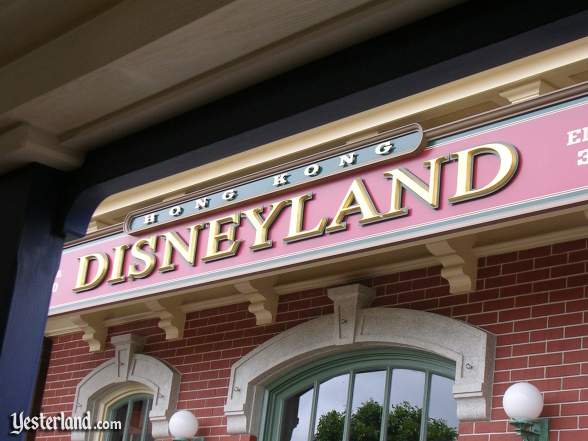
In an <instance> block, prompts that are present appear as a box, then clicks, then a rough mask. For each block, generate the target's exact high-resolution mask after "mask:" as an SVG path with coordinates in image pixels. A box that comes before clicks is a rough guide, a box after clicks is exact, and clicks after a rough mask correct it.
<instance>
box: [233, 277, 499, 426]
mask: <svg viewBox="0 0 588 441" xmlns="http://www.w3.org/2000/svg"><path fill="white" fill-rule="evenodd" d="M352 286H353V287H354V288H351V287H349V288H347V287H346V289H347V290H349V291H352V290H353V289H355V290H357V291H359V290H362V291H363V294H359V293H358V295H357V297H356V298H357V299H361V298H362V297H363V299H364V300H363V301H369V292H368V291H367V290H365V287H363V288H359V286H360V285H352ZM334 292H336V291H335V290H334V291H331V293H334ZM336 301H337V300H336ZM351 303H352V302H347V307H348V309H347V310H346V312H345V313H344V314H348V313H349V312H353V313H354V318H352V320H355V323H357V325H356V326H352V328H353V329H354V334H353V336H352V337H351V336H350V335H349V334H348V333H347V332H348V331H349V328H347V329H346V330H345V331H344V332H343V333H342V334H341V335H342V336H343V338H341V335H337V332H333V329H337V326H338V320H340V318H341V313H340V314H339V315H336V314H330V315H325V316H322V317H319V318H316V319H314V320H310V321H308V322H305V323H302V324H300V325H298V326H295V327H294V328H291V329H289V330H287V331H285V332H283V333H281V334H279V335H277V336H275V337H273V338H272V339H270V340H268V341H267V342H266V343H264V344H263V345H261V346H259V347H258V348H256V349H255V350H253V351H252V352H250V353H249V354H247V355H246V356H245V357H243V358H242V359H241V360H239V361H238V362H237V363H235V364H234V365H233V367H232V369H231V381H230V384H229V392H228V396H227V403H226V405H225V416H226V417H227V432H228V433H230V434H252V435H255V436H257V435H258V434H259V425H260V422H261V421H260V420H261V413H262V410H263V409H262V402H263V396H264V393H265V388H266V386H267V385H268V384H269V383H271V382H272V381H274V380H276V379H277V378H279V377H280V375H283V374H284V373H285V372H288V371H290V370H292V369H294V368H296V367H299V366H303V365H305V364H307V363H310V362H312V361H314V360H317V359H320V358H323V357H325V356H328V355H331V354H333V353H337V352H342V351H353V350H356V349H362V348H368V347H374V346H377V347H382V346H389V347H392V346H402V347H408V348H414V349H418V350H422V351H426V352H430V353H433V354H437V355H439V356H441V357H445V358H447V359H449V360H453V361H454V362H455V365H456V369H455V385H454V388H453V395H454V397H455V399H456V401H457V416H458V418H459V419H460V420H461V421H467V420H482V419H488V418H489V417H490V409H491V403H490V399H491V396H492V374H493V370H494V351H495V340H494V336H493V335H491V334H488V333H486V332H484V331H483V330H481V329H478V328H476V327H473V326H471V325H468V324H466V323H463V322H461V321H458V320H454V319H451V318H448V317H445V316H441V315H437V314H432V313H429V312H423V311H415V310H408V309H394V308H369V309H363V310H362V308H361V306H362V302H361V301H360V302H357V303H356V305H357V308H355V309H354V310H353V308H351V309H349V306H350V304H351ZM341 306H342V304H341ZM336 309H338V308H336ZM342 309H343V308H342ZM349 318H351V317H349ZM347 323H348V324H350V323H351V322H350V321H349V320H348V321H347ZM342 340H346V341H342Z"/></svg>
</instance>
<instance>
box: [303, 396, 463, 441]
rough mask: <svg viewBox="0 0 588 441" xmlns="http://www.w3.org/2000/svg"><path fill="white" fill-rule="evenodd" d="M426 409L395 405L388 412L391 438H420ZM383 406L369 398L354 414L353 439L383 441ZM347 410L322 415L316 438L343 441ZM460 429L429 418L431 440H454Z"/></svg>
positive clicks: (393, 440) (403, 440)
mask: <svg viewBox="0 0 588 441" xmlns="http://www.w3.org/2000/svg"><path fill="white" fill-rule="evenodd" d="M421 416H422V410H421V408H419V407H416V406H411V405H410V403H408V402H406V401H405V402H403V403H400V404H398V405H396V406H392V410H391V411H390V412H389V413H388V433H387V436H386V440H387V441H418V440H419V434H420V427H421ZM381 417H382V406H381V405H380V404H379V403H377V402H376V401H374V400H368V401H366V402H365V403H362V405H361V406H360V407H359V408H358V409H357V410H356V411H355V412H354V413H353V415H352V416H351V427H350V429H351V436H350V440H351V441H379V440H380V426H381ZM344 423H345V412H337V411H336V410H331V411H330V412H327V413H325V414H324V415H322V416H321V417H320V418H319V421H318V424H317V429H316V433H315V436H314V441H341V440H342V439H343V427H344ZM455 439H457V431H456V430H455V429H454V428H453V427H450V426H448V425H447V423H446V422H445V420H443V419H440V418H429V420H428V421H427V441H454V440H455Z"/></svg>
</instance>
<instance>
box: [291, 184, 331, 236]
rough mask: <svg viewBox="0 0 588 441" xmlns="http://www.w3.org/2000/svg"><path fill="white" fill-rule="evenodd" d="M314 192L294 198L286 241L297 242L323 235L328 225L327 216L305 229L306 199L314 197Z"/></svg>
mask: <svg viewBox="0 0 588 441" xmlns="http://www.w3.org/2000/svg"><path fill="white" fill-rule="evenodd" d="M313 196H314V195H313V194H312V193H308V194H303V195H300V196H297V197H295V198H292V211H291V212H290V227H289V229H288V235H287V236H286V237H284V242H286V243H288V242H295V241H297V240H302V239H308V238H310V237H316V236H322V235H323V234H324V232H325V226H326V225H327V218H325V217H323V218H321V220H320V221H319V223H318V225H317V226H316V227H314V228H312V229H310V230H304V207H305V203H306V201H308V200H310V199H312V198H313Z"/></svg>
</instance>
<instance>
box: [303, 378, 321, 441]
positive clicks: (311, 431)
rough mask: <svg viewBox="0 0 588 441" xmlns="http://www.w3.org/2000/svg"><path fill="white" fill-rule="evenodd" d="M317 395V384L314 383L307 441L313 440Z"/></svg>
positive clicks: (316, 381) (316, 382)
mask: <svg viewBox="0 0 588 441" xmlns="http://www.w3.org/2000/svg"><path fill="white" fill-rule="evenodd" d="M318 395H319V382H318V380H315V381H314V386H313V392H312V408H311V411H310V424H309V425H308V436H307V438H306V440H307V441H312V440H313V439H314V427H315V424H316V421H315V420H316V407H317V406H318Z"/></svg>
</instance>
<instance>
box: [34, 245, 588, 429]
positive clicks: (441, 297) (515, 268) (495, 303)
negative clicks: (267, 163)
mask: <svg viewBox="0 0 588 441" xmlns="http://www.w3.org/2000/svg"><path fill="white" fill-rule="evenodd" d="M587 264H588V248H587V241H586V240H578V241H574V242H567V243H561V244H556V245H553V246H545V247H541V248H535V249H531V250H525V251H519V252H512V253H508V254H502V255H497V256H490V257H485V258H481V259H480V260H479V271H478V281H477V290H476V291H475V292H472V293H470V294H460V295H451V294H450V293H449V286H448V284H447V283H446V281H445V280H444V279H442V278H441V277H440V268H437V267H435V268H426V269H420V270H414V271H407V272H404V273H399V274H391V275H389V276H385V277H378V278H376V279H372V280H364V281H362V283H365V284H367V285H370V286H373V287H374V288H375V289H376V291H377V297H376V299H375V301H374V304H373V306H386V307H403V308H414V309H421V310H427V311H431V312H435V313H438V314H444V315H447V316H451V317H454V318H456V319H459V320H464V321H467V322H469V323H471V324H474V325H478V326H480V327H482V328H484V329H485V330H487V331H489V332H492V333H494V334H496V336H497V349H496V366H495V374H494V390H493V404H492V420H491V421H481V422H467V423H462V424H461V425H460V437H459V440H460V441H511V440H512V441H514V440H520V438H519V437H517V436H515V435H514V434H512V433H508V431H509V427H508V424H507V421H506V415H505V413H504V411H503V410H502V408H501V402H502V395H503V393H504V391H505V390H506V388H507V387H508V386H509V385H510V384H511V383H512V382H518V381H530V382H531V383H533V384H535V385H536V386H537V387H538V388H539V389H540V390H541V391H543V393H544V397H545V408H544V413H543V414H544V416H548V417H550V429H551V431H550V438H549V439H550V441H582V440H588V293H587V286H588V271H587V267H586V265H587ZM328 313H332V304H331V301H330V300H329V299H328V298H327V296H326V292H325V290H322V289H320V290H313V291H307V292H302V293H297V294H288V295H284V296H282V297H280V304H279V313H278V320H277V323H276V324H273V325H269V326H256V325H255V318H254V317H253V315H252V314H250V313H249V312H248V311H247V304H246V303H243V304H239V305H233V306H227V307H222V308H216V309H210V310H206V311H200V312H195V313H191V314H189V315H188V317H187V322H186V329H185V332H184V339H183V340H181V341H170V342H168V341H165V340H164V334H163V331H162V330H161V329H159V328H158V327H157V320H148V321H142V322H136V323H132V324H128V325H124V326H117V327H113V328H111V329H109V332H110V334H111V335H116V334H124V333H129V332H134V333H138V334H142V335H145V336H146V337H147V343H146V345H145V348H144V353H146V354H149V355H152V356H155V357H159V358H160V359H162V360H165V361H166V362H168V363H170V364H172V365H173V366H175V367H176V368H177V369H178V370H179V371H180V372H181V373H182V382H181V390H180V396H179V407H180V408H186V409H191V410H192V411H194V413H195V414H196V415H197V416H198V418H199V419H200V423H201V427H202V428H201V430H200V431H199V435H204V436H206V440H207V441H220V440H223V441H225V440H235V441H236V440H243V441H245V440H250V437H248V436H241V437H239V436H234V437H230V436H228V435H226V433H225V428H224V424H225V421H224V417H223V405H224V402H225V397H226V395H227V387H228V382H229V375H230V367H231V365H232V363H234V362H235V361H236V360H238V359H239V358H240V357H242V356H243V355H244V354H246V353H247V352H249V351H250V350H252V349H254V348H255V347H256V346H258V345H260V344H261V343H263V342H264V341H266V340H268V339H269V338H271V337H272V336H274V335H276V334H278V333H280V332H282V331H284V330H285V329H287V328H290V327H292V326H295V325H297V324H299V323H301V322H303V321H306V320H309V319H311V318H313V317H316V316H319V315H322V314H328ZM112 356H113V350H112V348H111V347H109V348H107V350H106V351H104V352H101V353H89V352H88V347H87V344H86V343H84V342H83V341H82V339H81V334H79V333H76V334H69V335H62V336H59V337H55V338H54V345H53V349H52V354H51V359H50V364H49V370H48V375H47V381H46V385H45V390H44V395H43V402H42V411H43V412H45V413H54V412H60V411H64V412H66V413H70V412H71V408H72V402H73V399H74V394H75V388H76V385H77V383H78V382H79V380H80V379H81V378H82V377H84V376H85V375H86V374H87V373H88V372H90V371H91V370H92V369H94V368H95V367H96V366H98V365H99V364H100V363H102V362H103V361H105V360H107V359H109V358H112ZM36 439H37V440H49V439H51V440H54V441H57V440H58V441H61V440H63V441H65V440H69V436H65V435H64V434H63V433H61V434H60V433H59V432H55V433H38V434H37V436H36Z"/></svg>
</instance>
